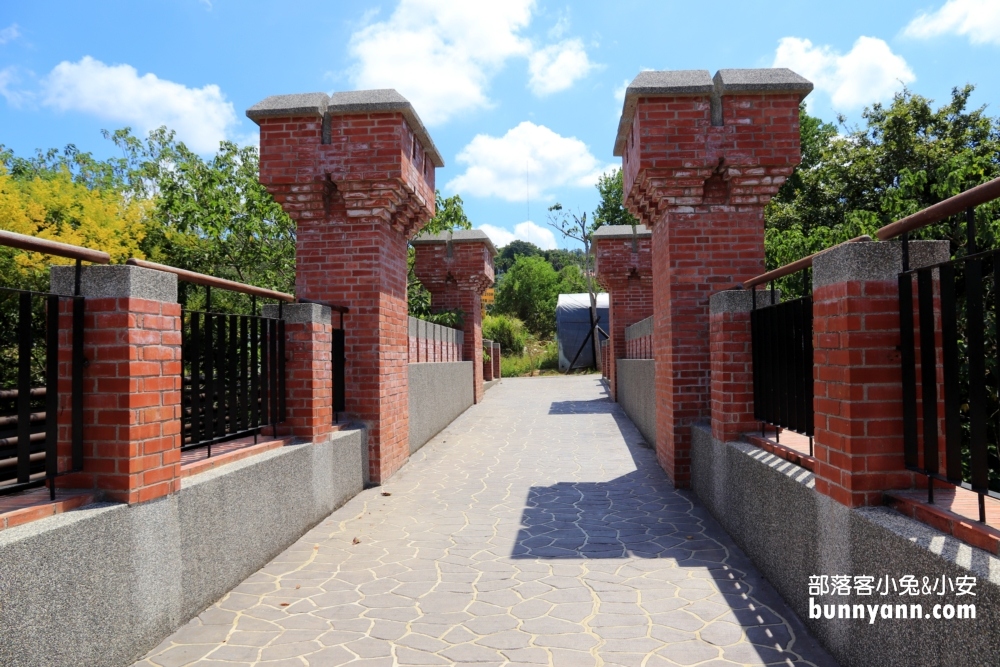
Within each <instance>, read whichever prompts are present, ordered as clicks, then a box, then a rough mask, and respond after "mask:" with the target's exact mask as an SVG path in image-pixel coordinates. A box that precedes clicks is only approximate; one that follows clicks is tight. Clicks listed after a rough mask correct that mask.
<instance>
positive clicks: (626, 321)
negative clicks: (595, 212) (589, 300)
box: [593, 225, 653, 400]
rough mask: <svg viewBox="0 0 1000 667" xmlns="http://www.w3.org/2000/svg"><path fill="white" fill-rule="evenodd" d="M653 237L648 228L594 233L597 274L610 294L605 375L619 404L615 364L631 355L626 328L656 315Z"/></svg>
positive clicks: (608, 228)
mask: <svg viewBox="0 0 1000 667" xmlns="http://www.w3.org/2000/svg"><path fill="white" fill-rule="evenodd" d="M652 241H653V234H652V232H650V231H649V230H648V229H646V226H645V225H636V228H635V230H633V229H632V226H631V225H608V226H606V227H601V228H600V229H598V230H597V231H596V232H594V243H593V253H594V270H595V271H596V273H597V281H598V282H599V283H600V284H601V286H602V287H604V289H605V290H607V292H608V301H609V302H610V303H609V308H608V320H609V321H608V333H609V334H611V338H610V342H609V343H608V359H607V364H606V365H607V367H606V368H605V369H604V374H605V376H606V377H607V378H608V384H609V386H610V388H611V400H617V396H618V390H617V386H618V383H617V373H616V366H615V362H616V360H618V359H623V358H625V357H626V356H628V355H627V352H626V350H625V327H629V326H632V325H633V324H635V323H636V322H639V321H640V320H644V319H646V318H647V317H649V316H650V315H652V314H653V252H652Z"/></svg>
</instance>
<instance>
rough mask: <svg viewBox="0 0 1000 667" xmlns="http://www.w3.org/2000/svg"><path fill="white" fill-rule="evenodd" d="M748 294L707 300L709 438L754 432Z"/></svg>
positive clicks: (732, 293)
mask: <svg viewBox="0 0 1000 667" xmlns="http://www.w3.org/2000/svg"><path fill="white" fill-rule="evenodd" d="M751 297H752V295H751V294H750V291H749V290H727V291H724V292H716V293H715V294H713V295H712V296H711V298H710V299H709V345H710V348H711V352H710V359H711V364H712V437H714V438H715V439H716V440H719V441H720V442H728V441H730V440H738V439H739V438H740V436H742V435H743V434H744V433H747V432H749V431H753V430H755V429H756V428H757V426H758V424H759V422H757V421H755V420H754V418H753V347H752V345H751V337H750V311H751V309H752V307H753V303H752V299H751Z"/></svg>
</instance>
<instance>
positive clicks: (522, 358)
mask: <svg viewBox="0 0 1000 667" xmlns="http://www.w3.org/2000/svg"><path fill="white" fill-rule="evenodd" d="M540 345H541V344H540V343H538V342H532V343H531V344H530V345H528V346H527V348H526V350H525V354H522V355H516V356H515V355H510V356H508V355H504V356H502V357H500V373H501V374H502V375H503V377H505V378H512V377H520V376H531V375H534V373H535V371H554V370H556V369H558V368H559V346H558V345H557V344H556V342H555V341H549V342H547V343H544V347H541V346H540Z"/></svg>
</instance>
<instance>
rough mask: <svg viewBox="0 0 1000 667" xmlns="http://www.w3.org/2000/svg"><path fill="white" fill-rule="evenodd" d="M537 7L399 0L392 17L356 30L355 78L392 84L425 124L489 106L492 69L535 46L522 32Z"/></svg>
mask: <svg viewBox="0 0 1000 667" xmlns="http://www.w3.org/2000/svg"><path fill="white" fill-rule="evenodd" d="M533 8H534V0H507V1H505V2H497V3H479V2H468V1H467V0H401V2H400V3H399V6H398V7H396V10H395V11H394V12H393V13H392V15H391V16H390V17H389V18H388V19H387V20H385V21H381V22H378V23H373V24H371V25H368V26H366V27H364V28H362V29H361V30H359V31H357V32H355V33H354V34H353V35H352V37H351V42H350V46H349V49H350V54H351V56H352V57H353V58H354V59H355V60H356V61H357V64H356V67H355V68H354V70H353V71H352V72H351V79H352V82H353V83H354V84H355V85H356V86H357V87H358V88H361V89H364V88H395V89H396V90H398V91H399V92H400V93H402V94H403V95H404V96H405V97H406V98H407V99H409V100H410V102H411V103H412V104H413V106H414V108H415V109H416V110H417V113H418V114H419V115H420V117H421V118H422V119H423V120H424V122H426V123H427V124H428V125H436V124H439V123H443V122H444V121H446V120H448V119H449V118H451V117H452V116H455V115H458V114H461V113H464V112H467V111H472V110H474V109H480V108H484V107H488V106H489V105H490V100H489V98H488V96H487V92H486V91H487V87H488V84H489V81H490V78H491V77H492V75H493V74H495V73H496V72H497V71H499V69H500V68H501V67H502V66H503V65H504V63H505V62H506V61H507V60H508V59H509V58H511V57H514V56H526V55H528V54H529V53H530V52H531V43H530V42H529V41H528V40H527V39H525V38H524V37H521V36H520V35H519V34H518V33H519V32H520V30H522V29H523V28H525V27H526V26H527V25H528V23H530V21H531V13H532V9H533Z"/></svg>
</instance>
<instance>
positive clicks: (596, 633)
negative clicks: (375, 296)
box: [137, 376, 835, 667]
mask: <svg viewBox="0 0 1000 667" xmlns="http://www.w3.org/2000/svg"><path fill="white" fill-rule="evenodd" d="M390 494H391V495H390ZM137 664H138V665H142V666H144V667H147V666H152V665H158V666H161V667H173V666H176V665H187V664H199V665H220V666H221V665H227V666H229V667H232V666H233V665H275V666H277V665H283V666H284V665H296V666H301V665H323V666H326V665H345V664H350V665H352V666H355V667H361V666H370V667H375V666H383V665H385V666H390V665H449V664H475V665H482V666H485V665H566V666H567V667H587V666H590V665H595V666H596V665H605V666H607V667H611V666H614V665H623V666H629V667H633V666H646V667H659V666H666V665H712V666H722V665H732V664H739V665H759V664H780V665H823V666H826V665H834V664H835V663H834V662H833V661H832V660H831V659H830V658H829V656H828V655H827V654H826V653H824V652H823V651H822V650H821V649H820V648H818V646H817V644H816V643H815V641H814V640H812V638H811V637H809V636H808V635H807V634H806V633H805V631H804V629H803V628H802V626H801V624H800V622H799V621H798V619H796V618H795V617H794V616H793V615H792V614H791V612H790V611H789V610H788V609H787V607H786V606H785V605H784V603H782V602H781V600H780V598H778V597H777V595H776V594H775V593H774V592H773V589H771V588H770V586H769V585H767V584H766V582H764V581H763V580H762V579H761V577H760V575H759V574H757V573H756V571H755V570H754V569H753V567H752V565H750V564H749V562H748V561H747V560H746V558H745V557H744V556H743V555H742V553H741V552H739V550H738V549H736V548H735V547H734V546H733V544H732V543H731V541H730V540H729V538H728V536H727V535H726V534H725V533H724V532H723V531H722V529H721V528H720V527H719V526H718V525H717V524H716V523H715V522H714V521H713V520H712V519H711V518H710V517H709V516H708V515H707V513H706V512H705V511H704V510H703V509H701V508H700V506H697V505H693V504H692V500H691V496H690V495H688V494H687V493H683V492H678V491H675V490H674V489H673V488H672V487H671V486H670V484H669V483H668V482H667V480H666V477H665V476H664V474H663V472H662V471H661V469H660V468H659V467H658V465H657V464H656V461H655V456H654V454H653V452H652V451H651V450H650V449H648V448H647V447H645V446H644V444H643V443H642V439H641V436H640V435H639V432H638V431H637V430H636V429H635V427H634V426H633V425H632V423H631V422H630V421H629V420H628V418H627V417H626V416H625V415H624V413H623V412H622V411H621V409H620V408H619V407H618V406H617V405H616V404H614V403H611V402H609V401H608V400H607V398H606V394H605V393H604V390H603V387H602V385H601V383H600V381H599V379H598V378H597V377H596V376H575V377H555V378H532V379H508V380H504V381H503V382H502V383H501V384H499V385H498V386H496V387H494V388H493V389H491V390H490V391H489V392H488V393H487V394H486V399H485V400H484V402H483V403H482V404H480V405H478V406H474V407H473V408H472V409H470V410H468V411H467V412H466V413H465V414H464V415H463V416H462V417H460V418H459V419H457V420H456V421H455V422H454V423H453V424H452V425H451V426H450V427H449V428H447V429H446V430H445V431H444V432H442V433H441V434H439V435H438V436H437V437H436V438H435V439H433V440H432V441H431V442H430V443H428V445H427V446H425V447H424V448H423V449H422V450H421V451H420V452H418V453H417V454H416V455H415V456H414V457H413V458H412V459H411V460H410V462H409V463H408V464H407V465H406V467H405V468H404V469H403V470H401V471H400V472H399V473H398V474H396V476H394V477H393V478H392V479H390V480H389V482H388V483H387V484H385V485H384V486H382V487H380V488H377V489H369V490H367V491H365V492H363V493H362V494H360V495H359V496H357V497H356V498H354V499H353V500H351V501H350V502H349V503H348V504H347V505H345V506H344V507H343V508H341V509H340V510H338V511H337V512H334V513H333V514H332V515H331V516H330V517H328V518H327V519H326V520H325V521H323V522H322V523H321V524H320V525H318V526H317V527H316V528H315V529H313V530H312V531H310V532H309V533H308V534H307V535H305V536H304V537H303V538H302V539H301V540H299V541H298V542H297V543H295V544H294V545H292V546H291V547H290V548H289V549H288V550H286V551H285V552H284V553H282V554H281V555H280V556H278V557H277V558H275V559H274V561H272V562H271V563H269V564H268V565H267V566H266V567H264V568H263V569H262V570H261V571H260V572H258V573H257V574H255V575H253V576H252V577H250V578H249V579H247V580H246V581H245V582H244V583H243V584H241V585H240V586H238V587H237V588H236V589H235V590H233V591H232V592H231V593H229V594H228V595H227V596H226V597H225V598H223V599H222V600H220V601H219V602H218V603H216V604H215V605H214V606H213V607H211V608H209V609H208V610H206V611H205V612H204V613H202V614H201V615H200V616H199V617H198V618H195V619H193V620H192V621H191V622H190V623H188V624H187V625H186V626H184V627H183V628H181V629H180V630H178V631H177V632H176V633H174V635H173V636H171V637H170V638H168V639H167V640H166V641H164V642H163V643H162V644H161V645H160V646H158V647H157V648H156V649H155V650H153V651H152V652H151V653H150V654H149V655H148V656H147V657H146V658H145V659H144V660H143V661H141V662H139V663H137Z"/></svg>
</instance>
